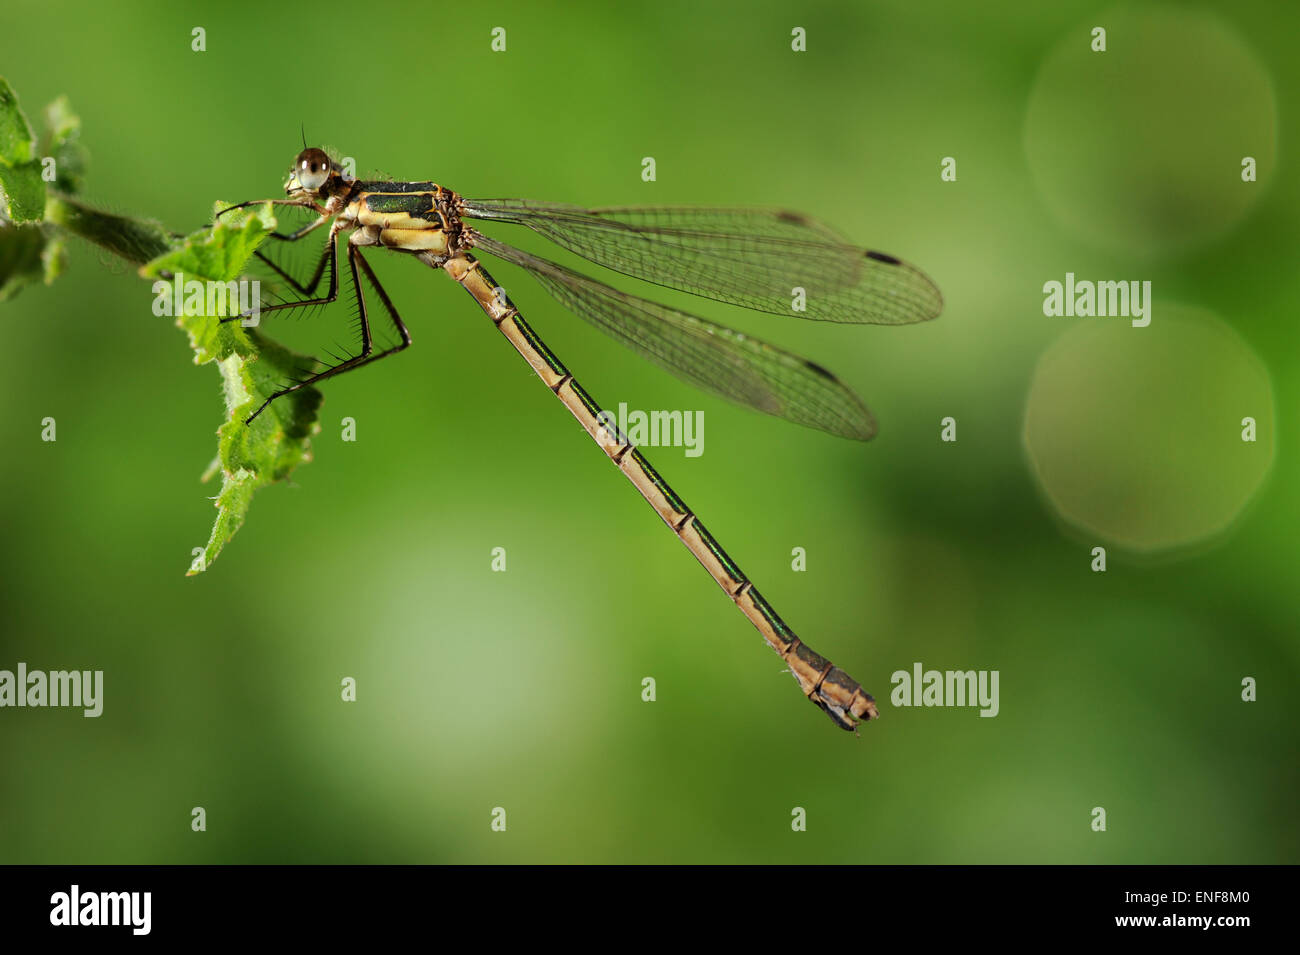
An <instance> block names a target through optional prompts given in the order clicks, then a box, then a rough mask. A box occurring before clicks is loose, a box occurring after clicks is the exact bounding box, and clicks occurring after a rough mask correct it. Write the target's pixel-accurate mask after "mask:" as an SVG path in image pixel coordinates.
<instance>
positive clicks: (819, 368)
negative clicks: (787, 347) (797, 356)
mask: <svg viewBox="0 0 1300 955" xmlns="http://www.w3.org/2000/svg"><path fill="white" fill-rule="evenodd" d="M803 363H804V364H805V365H807V366H808V368H809V369H810V370H811V371H815V372H817V374H819V375H821V376H822V377H823V378H827V379H830V380H831V381H839V379H838V378H836V377H835V376H834V375H833V374H831V373H830V371H828V370H827V369H825V368H823V367H822V366H821V365H819V364H817V362H815V361H809V360H808V359H806V358H805V359H804V362H803Z"/></svg>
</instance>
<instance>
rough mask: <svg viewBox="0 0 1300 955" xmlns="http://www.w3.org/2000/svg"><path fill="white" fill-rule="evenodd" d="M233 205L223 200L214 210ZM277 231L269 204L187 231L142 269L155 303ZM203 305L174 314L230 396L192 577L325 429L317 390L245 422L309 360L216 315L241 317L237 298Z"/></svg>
mask: <svg viewBox="0 0 1300 955" xmlns="http://www.w3.org/2000/svg"><path fill="white" fill-rule="evenodd" d="M227 205H228V203H217V206H216V208H217V209H218V210H220V209H224V208H225V207H226V206H227ZM274 228H275V218H274V217H273V216H272V214H271V205H270V204H269V203H266V204H264V205H261V206H255V207H250V208H249V209H247V210H240V211H239V212H237V213H235V214H232V215H229V216H223V217H222V218H221V219H219V220H217V224H216V225H215V226H214V227H212V228H211V229H204V230H202V231H200V232H196V233H194V234H193V235H190V236H188V237H187V238H186V239H185V240H184V242H183V243H182V244H181V245H180V246H179V247H178V248H176V249H174V250H172V251H170V252H167V253H165V254H164V255H161V256H159V257H158V258H156V259H154V260H153V261H151V262H149V263H147V264H146V265H144V266H143V267H142V268H141V269H140V274H141V275H143V276H144V277H146V278H154V279H159V281H156V282H155V283H154V292H155V296H156V299H155V301H156V303H164V302H165V303H167V304H170V305H174V304H175V301H176V298H177V297H178V293H177V289H178V287H179V288H180V289H181V294H180V296H179V297H180V298H181V299H182V303H184V300H185V298H186V296H185V295H184V289H185V286H184V283H185V282H187V281H189V280H193V279H198V280H208V281H212V282H229V281H231V280H233V279H236V278H238V276H239V274H240V273H241V272H242V271H243V268H244V265H245V264H246V263H247V261H248V259H249V257H250V256H251V255H252V254H253V251H254V250H255V249H256V248H257V246H258V244H260V243H261V241H262V240H263V239H264V238H265V237H266V234H267V233H268V232H269V231H271V230H272V229H274ZM178 282H180V283H181V285H180V286H178V285H177V283H178ZM194 304H196V305H197V304H199V303H198V302H194ZM213 304H218V303H213ZM207 306H208V302H207V301H206V300H205V301H204V302H203V303H202V306H201V308H199V309H197V311H198V312H199V314H182V315H180V316H179V317H178V318H177V320H176V324H177V325H178V326H179V327H181V328H183V329H184V330H185V331H186V333H187V334H188V335H189V338H190V346H191V347H192V348H193V349H194V362H195V364H205V363H207V362H212V361H215V362H216V363H217V367H218V368H219V369H220V371H221V379H222V385H223V391H224V394H225V399H226V422H225V423H224V424H223V425H222V426H221V427H220V429H218V431H217V439H218V440H217V459H216V460H215V461H213V462H212V466H210V467H209V468H208V471H207V473H205V474H204V475H203V479H204V480H207V479H208V478H210V477H212V476H213V475H214V474H216V473H217V472H218V471H220V473H221V490H220V492H219V493H218V495H217V498H216V507H217V520H216V523H215V524H214V525H213V528H212V536H211V537H210V538H209V540H208V543H207V546H206V547H205V548H204V551H203V556H202V559H201V560H196V561H195V562H194V565H193V566H191V568H190V571H189V573H190V574H191V575H193V574H196V573H201V572H202V571H204V570H206V569H207V567H208V566H209V565H210V564H211V563H212V561H214V560H215V559H216V557H217V555H218V554H219V553H220V552H221V549H222V548H223V547H224V546H225V544H226V542H227V541H229V540H230V539H231V538H232V537H233V536H234V535H235V533H236V532H237V531H238V530H239V528H240V526H242V525H243V523H244V518H245V517H246V516H247V514H248V508H249V506H250V505H251V503H252V499H253V494H254V493H255V492H256V491H257V490H258V489H260V488H262V487H265V486H266V485H268V484H272V483H274V482H276V481H280V480H283V479H284V478H286V477H288V476H289V474H291V473H292V472H293V469H294V468H295V467H297V466H298V465H299V464H300V463H302V462H304V461H309V460H311V442H310V438H311V436H312V435H313V434H315V433H316V432H318V431H319V430H320V425H319V424H318V423H317V413H318V411H319V408H320V403H321V394H320V392H319V391H317V390H316V389H315V388H302V389H300V390H298V391H296V392H294V393H293V394H290V395H286V396H284V397H283V398H279V399H277V400H275V401H273V402H272V403H271V404H270V405H269V406H268V407H267V408H266V410H265V411H263V412H262V413H261V415H259V416H258V417H257V418H256V420H254V421H253V423H252V424H251V425H246V424H244V419H245V418H247V417H248V416H249V415H250V414H252V413H253V412H254V411H255V410H256V409H257V408H258V407H260V406H261V404H262V402H263V401H265V400H266V399H267V398H268V397H269V396H270V395H271V394H273V393H274V392H275V391H277V390H279V389H280V388H281V387H283V385H284V382H285V381H286V380H288V379H290V378H296V377H301V375H302V373H303V371H304V369H306V368H308V367H310V366H311V364H312V360H311V359H309V358H306V357H305V356H302V355H298V354H295V353H294V352H291V351H289V350H288V349H287V348H283V347H282V346H280V345H277V344H275V343H274V342H271V341H269V340H267V339H265V338H263V337H262V336H261V335H259V334H258V333H257V331H256V330H255V329H253V328H245V327H243V325H242V324H241V323H240V322H226V323H221V322H219V321H218V318H219V317H220V314H217V313H224V314H227V315H238V314H239V306H238V304H236V303H230V302H227V303H226V305H225V307H224V308H218V309H215V313H214V314H212V315H209V314H206V309H207Z"/></svg>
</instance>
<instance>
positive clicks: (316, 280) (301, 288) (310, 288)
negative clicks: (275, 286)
mask: <svg viewBox="0 0 1300 955" xmlns="http://www.w3.org/2000/svg"><path fill="white" fill-rule="evenodd" d="M271 235H272V236H274V237H276V238H280V239H281V241H284V242H296V241H297V238H294V237H293V236H283V237H281V236H279V235H278V234H277V233H275V232H272V233H271ZM298 238H301V236H298ZM253 254H254V255H255V256H257V257H258V258H259V259H261V260H262V261H263V262H265V263H266V264H267V265H268V266H270V267H271V269H272V270H273V271H274V272H275V274H276V275H278V276H280V278H282V279H284V280H285V281H286V282H288V283H289V285H290V286H291V287H292V288H293V290H294V291H295V292H297V293H298V294H299V295H303V296H307V297H310V296H312V295H315V294H316V288H317V287H318V286H319V285H320V280H321V276H323V275H324V274H325V263H326V261H327V260H328V259H329V254H330V250H329V243H328V242H327V243H326V244H325V245H323V246H322V247H321V250H320V258H319V259H318V260H317V262H316V270H315V271H314V272H312V276H311V278H310V279H308V280H307V281H306V282H299V281H298V280H297V279H296V278H294V277H293V276H292V275H291V274H289V272H288V271H287V270H285V269H284V268H282V267H281V266H280V265H279V264H277V263H276V262H275V260H274V259H272V258H271V257H270V256H269V255H267V254H265V253H264V252H262V250H261V249H254V250H253ZM285 304H286V305H288V304H290V303H285ZM292 304H295V305H300V304H302V303H301V302H295V303H292Z"/></svg>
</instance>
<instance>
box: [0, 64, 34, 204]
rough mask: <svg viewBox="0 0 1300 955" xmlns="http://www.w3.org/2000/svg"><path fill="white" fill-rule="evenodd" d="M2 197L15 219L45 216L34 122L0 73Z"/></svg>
mask: <svg viewBox="0 0 1300 955" xmlns="http://www.w3.org/2000/svg"><path fill="white" fill-rule="evenodd" d="M0 194H2V195H0V198H3V199H4V206H5V215H6V216H7V217H8V218H9V219H10V220H12V221H13V222H40V221H41V219H43V218H44V217H45V181H44V180H43V179H41V163H40V160H39V159H38V158H36V156H35V140H34V137H33V136H32V127H31V124H30V123H28V122H27V117H26V115H24V113H23V111H22V107H20V106H19V105H18V97H17V96H15V95H14V91H13V90H12V89H10V88H9V84H8V83H6V82H5V80H4V78H3V77H0Z"/></svg>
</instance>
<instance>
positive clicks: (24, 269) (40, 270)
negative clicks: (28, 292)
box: [0, 223, 45, 302]
mask: <svg viewBox="0 0 1300 955" xmlns="http://www.w3.org/2000/svg"><path fill="white" fill-rule="evenodd" d="M44 248H45V236H44V235H43V234H42V233H41V228H40V226H34V225H22V226H19V225H8V224H5V223H0V302H3V301H5V300H6V299H10V298H13V297H14V296H15V295H17V294H18V292H19V291H20V290H21V289H22V287H23V286H24V285H28V284H30V283H31V282H36V281H39V280H40V278H41V276H42V275H43V274H44V273H45V267H44V265H43V264H42V262H41V255H42V252H43V250H44Z"/></svg>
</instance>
